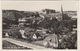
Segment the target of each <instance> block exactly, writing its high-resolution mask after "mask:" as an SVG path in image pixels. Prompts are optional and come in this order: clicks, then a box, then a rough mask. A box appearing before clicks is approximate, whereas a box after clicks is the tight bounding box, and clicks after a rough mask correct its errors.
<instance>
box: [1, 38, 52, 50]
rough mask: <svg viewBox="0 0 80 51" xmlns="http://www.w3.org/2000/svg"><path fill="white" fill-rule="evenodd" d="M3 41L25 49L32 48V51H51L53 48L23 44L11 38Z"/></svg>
mask: <svg viewBox="0 0 80 51" xmlns="http://www.w3.org/2000/svg"><path fill="white" fill-rule="evenodd" d="M2 40H6V41H8V42H11V43H13V44H16V45H19V46H23V47H28V48H32V49H43V50H44V49H50V50H51V48H45V47H43V46H38V45H34V44H30V43H27V42H21V41H18V40H15V39H11V38H3V39H2ZM52 50H53V49H52Z"/></svg>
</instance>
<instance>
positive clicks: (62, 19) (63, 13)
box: [61, 5, 64, 20]
mask: <svg viewBox="0 0 80 51" xmlns="http://www.w3.org/2000/svg"><path fill="white" fill-rule="evenodd" d="M61 14H62V20H63V17H64V16H63V15H64V13H63V8H62V5H61Z"/></svg>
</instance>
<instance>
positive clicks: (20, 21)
mask: <svg viewBox="0 0 80 51" xmlns="http://www.w3.org/2000/svg"><path fill="white" fill-rule="evenodd" d="M18 22H19V26H23V25H24V24H25V22H26V18H25V17H21V18H19V19H18Z"/></svg>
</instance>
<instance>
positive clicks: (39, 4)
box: [1, 1, 78, 11]
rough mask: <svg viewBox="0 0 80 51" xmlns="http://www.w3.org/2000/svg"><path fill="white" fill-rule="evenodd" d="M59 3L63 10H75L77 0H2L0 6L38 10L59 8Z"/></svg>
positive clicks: (11, 8)
mask: <svg viewBox="0 0 80 51" xmlns="http://www.w3.org/2000/svg"><path fill="white" fill-rule="evenodd" d="M61 5H62V7H63V10H64V11H77V10H78V2H77V1H75V2H74V1H66V2H65V1H62V2H61V1H60V2H59V1H2V2H1V8H2V9H5V10H20V11H40V10H42V9H46V8H47V9H55V10H57V11H60V10H61Z"/></svg>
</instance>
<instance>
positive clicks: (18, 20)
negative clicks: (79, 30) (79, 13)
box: [1, 1, 78, 50]
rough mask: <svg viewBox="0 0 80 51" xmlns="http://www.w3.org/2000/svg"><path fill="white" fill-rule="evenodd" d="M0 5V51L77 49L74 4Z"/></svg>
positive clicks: (32, 2) (10, 3) (48, 2)
mask: <svg viewBox="0 0 80 51" xmlns="http://www.w3.org/2000/svg"><path fill="white" fill-rule="evenodd" d="M1 5H2V49H3V50H4V49H7V50H16V49H18V50H23V49H24V50H35V49H39V50H45V49H46V50H49V49H52V50H53V49H63V50H65V49H68V50H70V49H76V50H77V43H78V41H77V10H78V6H77V5H78V2H77V1H75V2H73V1H71V2H70V1H68V2H65V1H63V2H54V1H27V2H26V1H21V2H19V1H13V2H11V1H9V2H8V1H3V2H2V3H1Z"/></svg>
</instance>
